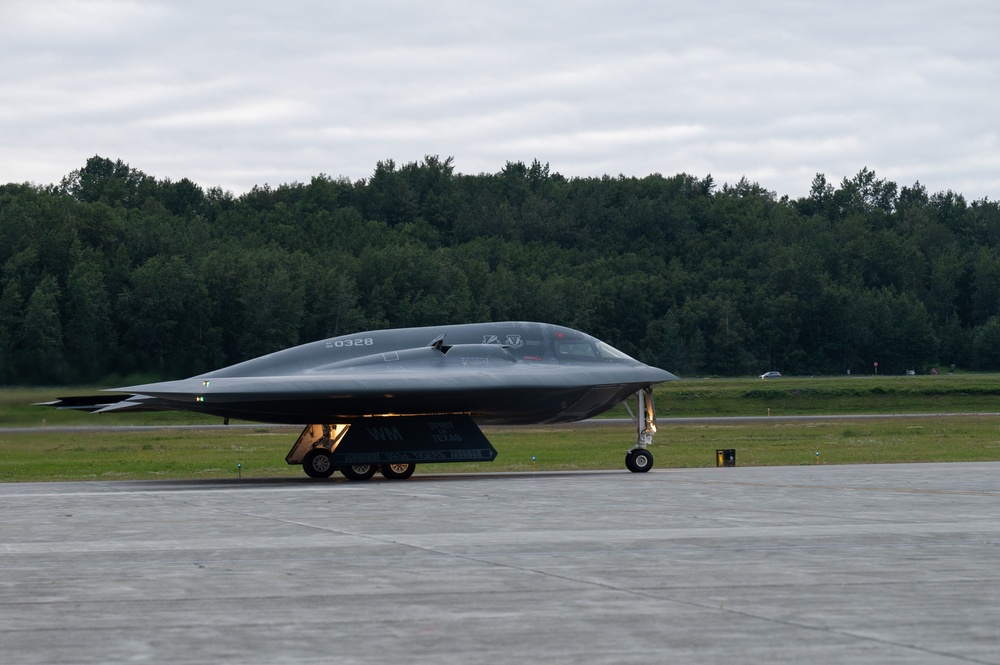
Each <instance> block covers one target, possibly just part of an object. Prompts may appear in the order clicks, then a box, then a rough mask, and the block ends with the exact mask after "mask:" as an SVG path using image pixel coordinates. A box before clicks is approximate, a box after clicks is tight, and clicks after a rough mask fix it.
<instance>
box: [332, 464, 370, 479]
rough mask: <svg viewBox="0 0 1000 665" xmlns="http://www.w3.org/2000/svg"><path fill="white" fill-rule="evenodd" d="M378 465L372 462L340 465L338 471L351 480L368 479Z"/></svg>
mask: <svg viewBox="0 0 1000 665" xmlns="http://www.w3.org/2000/svg"><path fill="white" fill-rule="evenodd" d="M377 470H378V467H377V466H375V465H374V464H348V465H347V466H342V467H340V472H341V473H342V474H344V475H345V476H347V477H348V478H350V479H351V480H369V479H370V478H371V477H372V476H374V475H375V472H376V471H377Z"/></svg>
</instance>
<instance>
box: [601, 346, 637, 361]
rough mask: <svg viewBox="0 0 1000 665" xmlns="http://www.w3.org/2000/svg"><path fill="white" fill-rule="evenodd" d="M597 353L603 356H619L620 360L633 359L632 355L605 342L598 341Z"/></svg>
mask: <svg viewBox="0 0 1000 665" xmlns="http://www.w3.org/2000/svg"><path fill="white" fill-rule="evenodd" d="M597 353H599V354H600V356H601V357H602V358H617V359H619V360H632V357H631V356H629V355H626V354H624V353H622V352H621V351H619V350H618V349H616V348H615V347H613V346H611V345H610V344H605V343H604V342H598V343H597Z"/></svg>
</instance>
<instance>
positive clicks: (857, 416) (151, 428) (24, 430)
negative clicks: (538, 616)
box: [0, 412, 1000, 434]
mask: <svg viewBox="0 0 1000 665" xmlns="http://www.w3.org/2000/svg"><path fill="white" fill-rule="evenodd" d="M998 416H1000V412H976V413H854V414H829V415H809V416H719V417H708V418H669V417H666V418H663V417H661V418H657V424H659V425H661V426H666V425H670V424H676V425H699V424H703V425H727V424H731V425H738V424H740V423H758V424H759V423H781V422H825V421H831V420H882V419H885V420H890V419H896V418H958V417H978V418H989V417H998ZM631 424H633V421H632V420H631V419H629V418H591V419H590V420H582V421H580V422H577V423H559V424H556V425H511V427H600V426H602V425H631ZM304 426H305V425H280V424H271V423H240V424H237V425H53V426H44V427H0V434H38V433H42V432H51V433H53V434H72V433H74V432H79V433H91V432H155V431H159V430H194V431H201V430H225V429H268V430H273V429H287V430H300V429H302V428H303V427H304Z"/></svg>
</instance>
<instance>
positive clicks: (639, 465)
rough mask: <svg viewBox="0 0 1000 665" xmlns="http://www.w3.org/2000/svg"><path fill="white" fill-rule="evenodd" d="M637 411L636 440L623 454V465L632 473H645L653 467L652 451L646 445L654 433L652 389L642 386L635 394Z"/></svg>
mask: <svg viewBox="0 0 1000 665" xmlns="http://www.w3.org/2000/svg"><path fill="white" fill-rule="evenodd" d="M635 398H636V406H637V408H638V412H637V413H636V414H635V422H636V428H637V430H638V435H639V437H638V441H636V444H635V445H634V446H632V449H631V450H629V451H628V453H627V454H626V455H625V466H626V467H627V468H628V470H629V471H631V472H632V473H645V472H646V471H649V470H650V469H652V468H653V453H651V452H649V451H648V450H646V446H648V445H649V444H651V443H652V442H653V434H654V433H656V412H655V410H654V409H653V389H652V388H651V387H650V388H643V389H642V390H640V391H639V392H637V393H636V394H635Z"/></svg>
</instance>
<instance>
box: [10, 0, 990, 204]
mask: <svg viewBox="0 0 1000 665" xmlns="http://www.w3.org/2000/svg"><path fill="white" fill-rule="evenodd" d="M872 4H875V3H868V2H859V1H856V0H850V1H847V2H838V3H822V4H821V3H801V2H791V1H788V2H779V1H776V0H774V1H771V2H756V3H746V2H741V1H739V0H724V1H718V2H713V3H697V5H696V4H695V3H679V2H664V3H648V2H618V3H606V2H572V3H569V2H537V1H536V2H523V1H515V0H509V1H506V2H478V3H462V2H454V1H451V2H434V3H415V2H393V1H387V0H376V1H374V2H368V3H352V4H347V3H327V2H295V1H294V0H293V1H291V2H288V3H266V2H259V1H257V0H251V1H244V2H238V3H237V2H231V1H225V0H223V1H219V2H204V1H201V2H186V1H177V2H165V1H158V2H118V1H115V2H88V1H65V2H48V1H44V0H43V1H41V2H39V1H37V0H36V1H34V2H24V1H22V0H16V1H14V2H10V1H8V2H7V3H4V5H3V6H2V7H0V42H2V43H0V55H2V56H3V57H2V60H0V137H2V144H0V148H2V150H0V182H9V181H15V182H20V181H34V182H38V183H48V182H56V181H58V180H59V178H61V177H62V176H63V175H65V174H66V173H68V172H69V171H70V170H72V169H74V168H78V167H79V166H81V165H82V164H83V163H84V162H85V160H86V159H87V158H88V157H89V156H91V155H94V154H100V155H102V156H106V157H111V158H116V159H117V158H120V159H123V160H125V161H127V162H129V163H130V164H132V165H133V166H135V167H136V168H140V169H142V170H143V171H145V172H147V173H149V174H151V175H155V176H157V177H160V178H164V177H170V178H173V179H178V178H182V177H190V178H192V179H194V180H195V181H197V182H199V183H200V184H202V185H204V186H206V187H209V186H222V187H223V188H225V189H231V190H233V191H234V192H237V193H239V192H242V191H246V190H247V189H249V188H250V187H252V186H253V185H255V184H264V183H265V182H267V183H270V184H272V185H275V184H280V183H285V182H291V181H307V180H308V179H309V178H310V177H311V176H313V175H316V174H319V173H327V174H329V175H333V176H339V175H343V176H347V177H350V178H352V179H356V178H362V177H366V176H368V175H370V174H371V172H372V170H373V169H374V166H375V162H376V161H378V160H380V159H390V158H391V159H395V160H396V161H397V162H398V163H399V162H406V161H412V160H418V159H420V158H422V157H423V156H424V155H426V154H437V155H441V156H449V155H451V156H454V157H455V162H456V166H457V169H458V170H459V171H461V172H465V173H479V172H495V171H498V170H499V169H500V168H502V167H503V164H504V163H505V162H506V161H508V160H523V161H530V160H532V159H535V158H537V159H539V160H541V161H542V162H549V163H550V164H551V167H552V169H553V170H556V171H559V172H561V173H563V174H564V175H566V176H570V177H572V176H600V175H604V174H610V175H618V174H625V175H636V176H643V175H647V174H649V173H654V172H659V173H663V174H665V175H671V174H674V173H677V172H681V171H684V172H688V173H692V174H695V175H698V176H704V175H707V174H709V173H710V174H712V175H713V177H714V178H715V179H716V181H718V182H724V181H728V182H736V181H737V180H739V179H740V178H741V177H742V176H744V175H745V176H746V177H748V178H750V179H751V180H757V181H759V182H760V184H762V185H763V186H765V187H767V188H768V189H772V190H775V191H777V192H778V193H779V194H788V195H791V196H801V195H803V194H805V193H806V192H807V191H808V188H809V185H810V182H811V180H812V177H813V176H814V175H815V174H816V173H817V172H821V173H825V174H826V175H827V177H828V179H829V180H831V181H834V182H837V181H839V180H840V179H841V178H843V177H845V176H846V177H850V176H853V175H854V174H855V173H856V172H857V171H858V170H860V169H861V168H862V167H866V166H867V167H869V168H872V169H874V170H875V171H876V172H877V173H878V174H879V176H880V177H887V178H890V179H892V180H895V181H896V182H898V183H899V184H901V185H909V184H912V183H913V182H914V181H917V180H919V181H921V182H922V183H923V184H924V185H926V186H927V187H928V189H930V190H931V191H940V190H944V189H953V190H955V191H959V192H962V193H964V194H965V195H966V196H967V197H969V198H973V199H974V198H982V197H984V196H989V197H990V198H992V199H995V198H996V197H997V196H998V195H1000V150H998V148H1000V146H998V134H997V130H996V128H995V121H994V120H993V118H994V117H995V116H996V115H997V110H998V102H1000V92H998V90H1000V81H998V80H997V79H998V78H1000V74H998V72H1000V47H997V46H996V45H995V41H996V40H995V35H997V34H1000V12H998V11H997V10H996V9H995V8H994V7H993V4H992V3H991V2H989V1H988V0H964V1H963V0H959V1H952V2H943V1H931V0H924V1H922V2H906V3H902V2H900V3H893V2H887V3H877V6H870V5H872Z"/></svg>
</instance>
